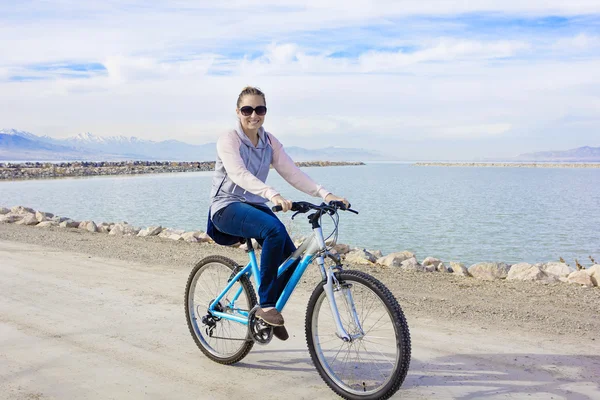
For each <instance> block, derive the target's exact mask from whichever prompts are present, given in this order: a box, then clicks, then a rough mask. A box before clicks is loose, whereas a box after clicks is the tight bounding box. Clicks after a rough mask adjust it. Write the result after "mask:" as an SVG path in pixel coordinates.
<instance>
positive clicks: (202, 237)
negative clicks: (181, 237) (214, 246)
mask: <svg viewBox="0 0 600 400" xmlns="http://www.w3.org/2000/svg"><path fill="white" fill-rule="evenodd" d="M195 236H196V239H198V241H199V242H200V243H210V242H212V239H211V238H210V236H208V235H207V234H206V232H196V235H195Z"/></svg>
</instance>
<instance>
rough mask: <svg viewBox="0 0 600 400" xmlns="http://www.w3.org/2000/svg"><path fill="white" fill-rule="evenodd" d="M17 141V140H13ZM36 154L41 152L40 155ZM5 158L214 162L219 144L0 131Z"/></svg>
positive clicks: (296, 155)
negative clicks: (56, 135)
mask: <svg viewBox="0 0 600 400" xmlns="http://www.w3.org/2000/svg"><path fill="white" fill-rule="evenodd" d="M5 138H12V139H13V140H9V139H5ZM15 138H18V139H16V140H14V139H15ZM36 151H39V155H38V156H36ZM286 151H287V152H288V154H289V155H290V156H291V157H292V159H294V160H295V161H312V160H321V161H368V160H380V159H382V158H383V157H382V156H381V154H379V153H376V152H372V151H368V150H362V149H344V148H339V147H328V148H324V149H305V148H302V147H288V148H286ZM2 159H4V160H15V161H16V160H39V161H44V160H60V159H70V160H75V159H76V160H90V161H103V160H106V161H109V160H148V161H151V160H160V161H214V160H215V159H216V145H215V143H207V144H202V145H193V144H188V143H184V142H180V141H177V140H165V141H161V142H155V141H152V140H145V139H140V138H137V137H135V136H130V137H127V136H96V135H94V134H92V133H89V132H86V133H80V134H78V135H76V136H73V137H70V138H67V139H55V138H52V137H49V136H36V135H34V134H32V133H30V132H24V131H18V130H15V129H2V130H0V160H2Z"/></svg>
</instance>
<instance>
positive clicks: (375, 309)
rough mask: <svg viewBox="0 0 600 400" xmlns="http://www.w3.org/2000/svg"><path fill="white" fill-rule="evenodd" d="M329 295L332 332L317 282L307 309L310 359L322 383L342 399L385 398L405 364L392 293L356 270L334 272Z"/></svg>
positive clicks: (404, 332)
mask: <svg viewBox="0 0 600 400" xmlns="http://www.w3.org/2000/svg"><path fill="white" fill-rule="evenodd" d="M335 276H336V278H337V280H338V285H334V298H335V302H336V304H337V308H338V312H339V314H340V319H341V322H342V325H343V326H344V329H345V330H346V332H347V333H348V334H349V335H350V336H351V340H350V341H343V340H342V339H341V338H340V337H339V336H338V334H337V330H336V324H335V321H334V318H333V314H332V311H331V307H330V304H329V299H328V298H327V295H326V293H325V290H324V284H325V282H322V283H320V284H319V285H318V286H317V287H316V288H315V290H314V291H313V294H312V296H311V298H310V301H309V303H308V308H307V311H306V341H307V344H308V350H309V352H310V356H311V359H312V361H313V363H314V365H315V367H316V368H317V370H318V371H319V374H320V375H321V378H323V380H324V381H325V383H327V385H328V386H329V387H330V388H331V389H333V391H334V392H336V393H337V394H339V395H340V396H342V397H343V398H345V399H352V400H356V399H387V398H389V397H391V396H392V395H393V394H394V393H395V392H396V391H397V390H398V389H399V388H400V386H401V385H402V382H403V381H404V378H405V377H406V374H407V372H408V367H409V364H410V350H411V349H410V333H409V330H408V324H407V323H406V319H405V317H404V314H403V312H402V309H401V308H400V305H399V304H398V302H397V301H396V299H395V297H394V295H393V294H392V293H391V292H390V291H389V289H388V288H387V287H385V286H384V285H383V284H382V283H381V282H380V281H378V280H377V279H375V278H374V277H372V276H370V275H368V274H365V273H363V272H360V271H342V272H339V273H336V274H335Z"/></svg>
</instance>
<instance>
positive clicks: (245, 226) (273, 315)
mask: <svg viewBox="0 0 600 400" xmlns="http://www.w3.org/2000/svg"><path fill="white" fill-rule="evenodd" d="M236 113H237V116H238V124H237V127H236V129H235V130H232V131H230V132H227V133H225V134H223V135H221V136H220V137H219V139H218V141H217V162H216V165H215V174H214V177H213V184H212V190H211V195H210V197H211V206H210V213H209V229H207V231H209V234H210V231H212V232H213V239H214V238H215V236H217V235H222V234H226V235H231V236H232V237H234V238H255V239H256V240H257V241H258V243H260V245H261V246H262V254H261V260H260V265H261V269H260V279H261V280H260V287H259V288H258V294H259V304H260V308H259V309H258V310H257V311H256V317H257V318H259V319H262V320H263V321H264V322H265V323H267V324H269V325H272V326H273V327H274V328H273V334H274V335H275V336H276V337H277V338H279V339H281V340H286V339H287V338H288V333H287V331H286V329H285V327H284V326H283V325H284V319H283V316H282V315H281V313H280V312H279V311H278V310H277V309H276V308H275V303H276V301H277V299H278V298H279V295H280V294H281V292H282V291H283V289H284V287H285V284H286V283H287V280H288V279H289V276H290V275H291V273H292V272H293V271H292V269H290V271H287V272H288V273H287V274H284V275H283V276H281V277H280V278H279V279H277V269H278V267H279V265H280V264H281V263H282V262H283V261H284V260H285V259H286V258H287V257H288V256H289V255H290V254H292V253H293V252H294V251H295V250H296V247H295V246H294V243H293V242H292V240H291V239H290V237H289V235H288V233H287V231H286V229H285V227H284V225H283V224H282V223H281V221H280V220H279V219H278V218H277V217H276V216H275V214H273V212H272V211H271V210H270V209H269V207H267V206H266V205H265V203H266V202H267V201H271V203H273V204H274V205H279V206H281V208H282V210H283V211H284V212H285V211H288V210H289V209H290V208H291V206H292V202H291V201H289V200H287V199H285V198H284V197H282V196H281V195H280V194H279V192H277V190H275V189H274V188H272V187H271V186H269V185H267V184H266V183H265V181H266V179H267V175H268V173H269V166H270V165H273V167H274V168H275V170H276V171H277V172H278V173H279V175H281V176H282V177H283V178H284V179H285V180H286V181H287V182H288V183H290V184H291V185H292V186H293V187H295V188H296V189H298V190H300V191H302V192H304V193H306V194H309V195H312V196H315V197H321V198H322V199H324V200H325V201H326V202H330V201H333V200H337V201H343V202H344V203H346V205H348V201H347V200H346V199H345V198H343V197H338V196H335V195H333V194H332V193H331V192H329V191H327V190H326V189H324V188H323V187H322V186H320V185H318V184H316V183H315V182H314V181H313V180H312V179H311V178H310V177H309V176H308V175H306V174H305V173H304V172H302V170H300V169H299V168H298V167H297V166H296V164H294V162H293V161H292V159H291V158H290V157H289V156H288V154H287V153H286V152H285V150H284V149H283V146H282V144H281V143H280V142H279V141H278V140H277V139H276V138H275V136H273V135H272V134H271V133H269V132H267V131H265V130H264V128H263V127H262V125H263V123H264V120H265V115H266V113H267V107H266V101H265V95H264V93H263V92H262V91H260V90H259V89H257V88H254V87H245V88H244V89H243V90H242V92H241V93H240V94H239V96H238V100H237V108H236ZM211 223H212V224H214V228H216V229H217V231H218V232H214V230H213V228H212V227H210V225H211ZM234 240H235V239H234ZM215 241H217V242H218V243H219V242H220V241H219V240H217V239H215ZM220 243H222V244H224V242H220Z"/></svg>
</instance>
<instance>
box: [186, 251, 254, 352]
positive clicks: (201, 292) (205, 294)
mask: <svg viewBox="0 0 600 400" xmlns="http://www.w3.org/2000/svg"><path fill="white" fill-rule="evenodd" d="M231 274H232V268H231V267H230V266H228V265H225V264H223V263H222V262H219V261H211V262H208V263H206V264H204V265H203V266H202V267H201V268H199V269H198V270H197V271H196V273H195V275H194V277H193V279H192V280H191V282H190V283H189V290H188V299H187V301H188V304H187V307H188V312H189V315H190V318H189V321H190V323H191V325H192V328H193V332H194V334H195V336H196V338H197V339H198V342H199V344H200V345H201V346H202V347H203V348H204V349H205V350H206V351H208V352H209V353H210V354H211V355H213V356H214V357H216V358H218V359H230V358H234V357H235V356H236V355H238V354H239V353H240V352H244V351H245V349H246V348H247V346H248V342H247V336H248V327H247V325H244V324H241V323H239V322H234V321H230V320H227V319H218V320H216V321H214V323H215V325H214V327H213V328H212V329H210V325H207V324H204V323H203V322H202V318H203V317H205V316H207V314H208V307H209V305H210V304H211V302H212V301H213V300H214V299H215V298H216V297H217V296H218V295H219V294H220V293H221V291H222V290H223V289H224V288H225V287H226V286H227V283H228V280H229V278H230V276H231ZM240 288H242V292H241V294H240V296H239V297H238V298H237V300H235V302H232V300H233V298H234V296H235V294H236V293H237V292H238V291H239V289H240ZM253 306H254V304H253V302H252V299H251V295H250V294H249V293H248V291H247V290H246V288H244V287H243V285H242V284H241V281H238V282H236V283H235V284H234V285H233V286H232V287H231V289H230V290H229V291H228V292H227V294H226V295H225V297H223V299H222V300H221V302H220V308H221V310H222V311H223V312H226V313H228V314H233V315H237V316H241V317H244V318H246V317H247V315H246V316H245V315H243V314H242V313H241V312H240V311H245V312H248V311H249V310H250V309H252V307H253Z"/></svg>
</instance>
